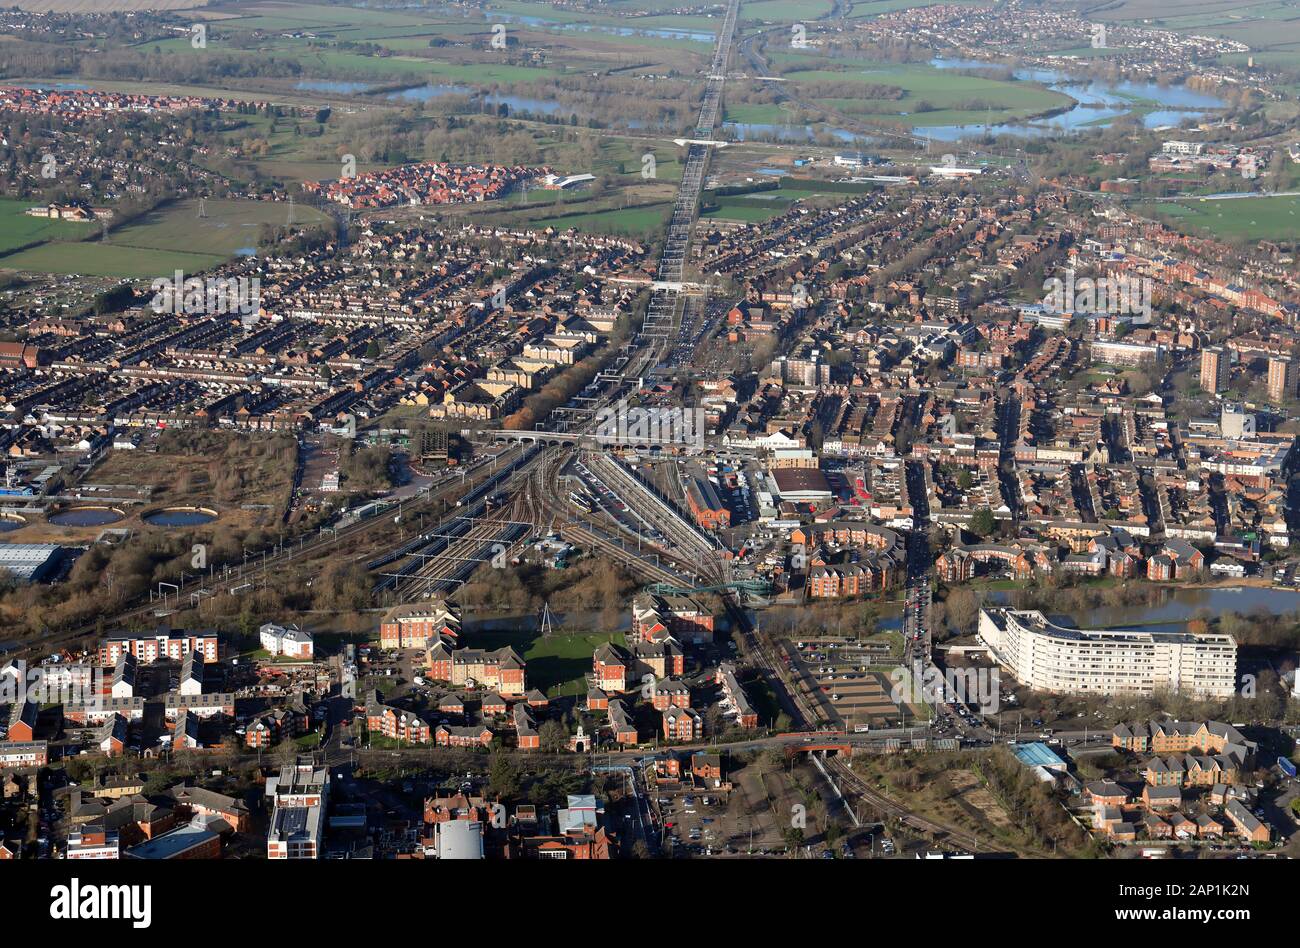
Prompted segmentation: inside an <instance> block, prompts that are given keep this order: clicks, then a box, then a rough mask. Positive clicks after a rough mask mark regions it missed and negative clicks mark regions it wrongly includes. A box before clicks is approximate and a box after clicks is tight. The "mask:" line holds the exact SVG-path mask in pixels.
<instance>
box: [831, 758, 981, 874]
mask: <svg viewBox="0 0 1300 948" xmlns="http://www.w3.org/2000/svg"><path fill="white" fill-rule="evenodd" d="M826 765H827V766H828V767H829V768H830V769H831V770H832V771H833V772H834V773H835V775H836V776H838V777H839V778H840V781H841V784H842V786H844V788H845V789H846V790H852V792H853V793H854V794H856V795H857V796H858V797H859V798H861V799H862V800H863V801H864V802H866V803H869V804H871V806H873V807H875V808H876V809H877V810H879V811H880V812H881V813H883V814H885V815H886V816H890V817H893V818H894V819H897V820H899V821H900V822H902V823H903V824H905V825H907V826H910V827H912V828H913V829H918V830H921V831H922V832H925V833H929V834H930V835H931V836H935V837H943V838H945V839H947V840H951V841H953V842H954V843H957V844H958V845H960V846H962V847H964V848H966V849H969V850H970V851H971V852H976V851H977V850H978V849H979V846H980V841H979V837H977V836H974V835H973V834H971V833H967V832H965V831H964V830H958V829H953V828H952V827H951V826H946V825H945V824H943V823H938V822H936V821H934V820H931V819H927V818H926V817H923V816H917V815H916V814H915V813H913V812H912V811H911V810H909V809H907V807H905V806H903V804H901V803H896V802H895V801H893V800H891V799H890V798H889V797H887V796H885V795H884V794H882V793H880V792H878V791H877V790H875V789H873V788H872V787H871V786H870V785H869V784H868V783H867V782H866V780H864V779H863V778H862V777H861V776H859V775H858V774H857V773H855V772H854V771H853V768H852V767H850V766H849V765H848V764H845V763H843V762H842V761H840V760H837V759H836V758H833V757H832V758H828V759H827V760H826ZM986 848H987V847H986Z"/></svg>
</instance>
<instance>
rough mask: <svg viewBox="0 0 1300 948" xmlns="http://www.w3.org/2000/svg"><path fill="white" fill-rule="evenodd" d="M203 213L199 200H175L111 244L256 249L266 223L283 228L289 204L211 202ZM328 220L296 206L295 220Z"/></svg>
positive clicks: (214, 251) (198, 250)
mask: <svg viewBox="0 0 1300 948" xmlns="http://www.w3.org/2000/svg"><path fill="white" fill-rule="evenodd" d="M204 214H205V216H204V217H200V216H199V202H198V201H177V202H175V203H173V204H169V205H167V206H166V207H163V208H159V209H158V210H155V211H153V212H151V213H149V214H147V215H145V216H144V217H142V218H140V219H139V220H136V221H133V222H131V223H130V224H128V225H127V226H125V227H123V228H122V229H121V230H118V231H114V232H113V234H112V235H111V236H110V237H109V242H110V243H112V244H114V245H116V246H120V247H139V248H142V249H146V250H181V251H184V252H185V253H191V254H205V255H210V256H214V257H217V258H220V259H224V258H226V257H232V256H234V255H235V254H236V253H238V252H239V251H241V250H244V249H246V248H255V247H256V246H257V243H258V235H259V234H260V233H261V230H262V225H263V224H270V225H273V226H277V227H282V226H284V225H286V224H287V223H288V222H289V205H288V203H287V202H279V201H215V200H212V201H207V202H206V204H205V207H204ZM326 220H328V217H327V216H326V215H325V214H322V213H321V212H320V211H318V210H316V209H315V208H314V207H307V206H304V205H302V204H295V205H294V208H293V221H294V223H296V224H317V223H322V222H324V221H326Z"/></svg>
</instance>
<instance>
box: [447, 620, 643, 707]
mask: <svg viewBox="0 0 1300 948" xmlns="http://www.w3.org/2000/svg"><path fill="white" fill-rule="evenodd" d="M617 638H618V636H617V635H615V634H612V633H600V632H571V633H565V632H557V633H556V634H554V635H552V636H551V637H550V638H549V639H544V638H541V637H540V636H539V635H537V633H536V632H533V631H531V630H527V629H515V630H510V631H490V632H489V631H475V632H471V633H468V634H467V635H466V639H467V644H468V645H469V646H470V647H472V648H486V649H498V648H503V647H504V646H507V645H509V646H511V647H513V648H514V650H515V651H516V652H518V653H519V654H520V655H521V656H522V657H523V659H524V661H525V662H526V663H527V664H528V687H530V688H540V689H542V691H544V692H546V694H547V696H548V697H552V698H553V697H556V696H557V695H562V694H565V695H574V694H576V695H583V694H586V693H587V684H586V678H585V676H586V674H587V672H589V671H591V656H592V654H593V653H594V652H595V651H596V649H597V648H599V647H600V646H602V645H604V644H605V643H606V642H611V641H614V640H615V639H617Z"/></svg>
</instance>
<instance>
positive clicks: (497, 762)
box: [488, 753, 519, 798]
mask: <svg viewBox="0 0 1300 948" xmlns="http://www.w3.org/2000/svg"><path fill="white" fill-rule="evenodd" d="M488 790H489V792H490V793H491V794H492V795H493V796H494V797H498V798H499V797H507V798H510V797H515V796H518V794H519V771H518V769H517V768H516V767H515V764H514V761H512V760H511V759H510V758H509V757H507V756H506V755H505V754H501V753H496V754H493V755H492V759H491V761H490V762H489V763H488Z"/></svg>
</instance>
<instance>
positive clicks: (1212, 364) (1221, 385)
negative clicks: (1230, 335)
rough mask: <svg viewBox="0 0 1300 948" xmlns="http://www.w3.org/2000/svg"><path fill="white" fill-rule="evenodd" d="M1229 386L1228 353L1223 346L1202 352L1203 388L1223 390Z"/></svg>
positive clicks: (1214, 390) (1211, 390)
mask: <svg viewBox="0 0 1300 948" xmlns="http://www.w3.org/2000/svg"><path fill="white" fill-rule="evenodd" d="M1227 387H1228V353H1227V351H1226V350H1225V349H1224V348H1223V347H1222V346H1214V347H1212V348H1209V349H1205V350H1203V351H1202V352H1201V388H1202V389H1204V390H1205V391H1207V392H1221V391H1223V390H1224V389H1225V388H1227Z"/></svg>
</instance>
